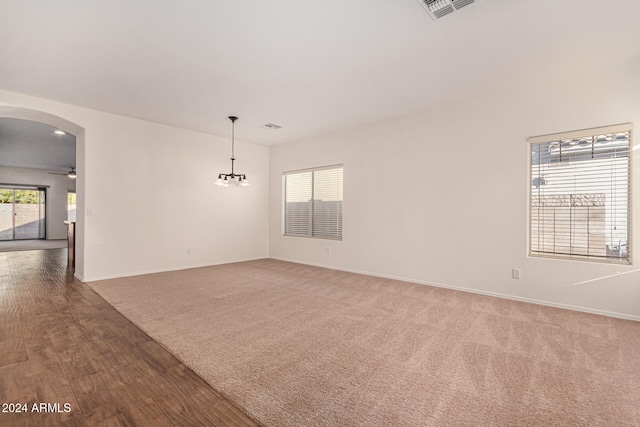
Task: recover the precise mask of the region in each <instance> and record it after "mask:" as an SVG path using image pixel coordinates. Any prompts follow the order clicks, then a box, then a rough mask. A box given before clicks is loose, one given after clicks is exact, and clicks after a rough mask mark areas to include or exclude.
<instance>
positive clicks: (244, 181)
mask: <svg viewBox="0 0 640 427" xmlns="http://www.w3.org/2000/svg"><path fill="white" fill-rule="evenodd" d="M240 185H242V186H243V187H248V186H249V185H251V184H249V180H248V179H247V178H245V179H242V180H240Z"/></svg>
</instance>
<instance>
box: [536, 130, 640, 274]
mask: <svg viewBox="0 0 640 427" xmlns="http://www.w3.org/2000/svg"><path fill="white" fill-rule="evenodd" d="M624 132H628V133H629V139H628V144H629V146H628V152H629V157H628V166H627V180H628V181H627V182H628V200H627V236H628V237H627V248H628V252H627V259H626V260H616V259H613V258H596V257H593V256H589V255H578V254H573V255H572V254H559V253H535V252H533V251H532V239H533V237H534V233H533V212H532V210H533V203H532V200H533V192H534V190H533V185H532V182H533V179H534V174H533V172H534V171H533V145H534V144H543V143H549V142H553V141H557V140H562V139H574V138H588V137H593V136H595V135H602V134H611V133H624ZM633 133H634V132H633V124H632V123H621V124H616V125H610V126H601V127H595V128H588V129H581V130H575V131H569V132H560V133H554V134H546V135H538V136H533V137H529V138H527V149H528V152H527V166H528V173H527V177H528V182H527V188H528V191H527V195H528V197H527V216H528V218H527V219H528V227H527V256H528V257H532V258H545V259H555V260H570V261H582V262H592V263H604V264H614V265H632V264H633V255H634V252H635V250H634V247H633V246H634V245H633V244H632V243H633V242H631V240H632V238H633V211H632V210H633V169H634V165H633V151H634V145H633Z"/></svg>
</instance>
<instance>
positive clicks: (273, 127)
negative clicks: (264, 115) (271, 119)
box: [262, 123, 282, 130]
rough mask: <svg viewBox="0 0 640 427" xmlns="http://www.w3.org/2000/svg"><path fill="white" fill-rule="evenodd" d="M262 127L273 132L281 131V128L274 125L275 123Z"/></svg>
mask: <svg viewBox="0 0 640 427" xmlns="http://www.w3.org/2000/svg"><path fill="white" fill-rule="evenodd" d="M262 127H263V128H266V129H273V130H275V129H282V126H280V125H277V124H275V123H267V124H266V125H263V126H262Z"/></svg>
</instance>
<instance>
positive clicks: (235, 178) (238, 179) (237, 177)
mask: <svg viewBox="0 0 640 427" xmlns="http://www.w3.org/2000/svg"><path fill="white" fill-rule="evenodd" d="M229 120H231V173H221V174H219V175H218V179H216V185H220V186H222V187H228V186H229V184H235V185H240V186H242V187H248V186H249V180H248V179H247V175H245V174H243V173H235V172H234V171H233V162H235V161H236V156H235V133H236V120H238V118H237V117H236V116H229Z"/></svg>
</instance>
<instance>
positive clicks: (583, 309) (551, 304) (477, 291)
mask: <svg viewBox="0 0 640 427" xmlns="http://www.w3.org/2000/svg"><path fill="white" fill-rule="evenodd" d="M271 259H275V260H279V261H286V262H293V263H296V264H304V265H311V266H314V267H321V268H327V269H330V270H339V271H346V272H349V273H356V274H364V275H367V276H374V277H382V278H385V279H393V280H399V281H402V282H409V283H417V284H420V285H426V286H435V287H438V288H446V289H452V290H456V291H462V292H470V293H473V294H480V295H486V296H490V297H496V298H503V299H508V300H513V301H520V302H528V303H531V304H538V305H546V306H548V307H555V308H562V309H565V310H573V311H581V312H584V313H591V314H599V315H601V316H608V317H615V318H617V319H625V320H634V321H636V322H640V316H636V315H633V314H626V313H617V312H614V311H606V310H598V309H594V308H589V307H580V306H576V305H569V304H561V303H557V302H553V301H545V300H539V299H534V298H526V297H520V296H517V295H508V294H501V293H498V292H490V291H483V290H480V289H473V288H465V287H463V286H456V285H449V284H447V283H437V282H428V281H426V280H420V279H412V278H407V277H399V276H393V275H390V274H381V273H373V272H370V271H363V270H355V269H351V268H341V267H335V266H331V265H323V264H317V263H311V262H303V261H297V260H293V259H288V258H277V257H271Z"/></svg>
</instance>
